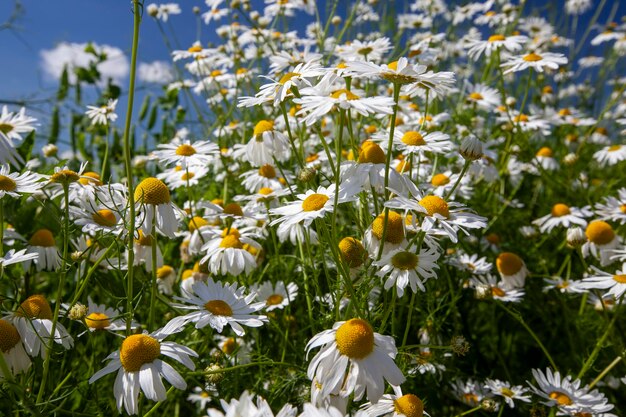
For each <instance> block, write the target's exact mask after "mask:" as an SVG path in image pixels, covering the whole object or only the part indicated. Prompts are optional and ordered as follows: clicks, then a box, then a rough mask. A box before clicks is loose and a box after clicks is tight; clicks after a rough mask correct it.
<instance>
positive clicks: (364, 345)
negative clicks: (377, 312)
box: [306, 318, 405, 402]
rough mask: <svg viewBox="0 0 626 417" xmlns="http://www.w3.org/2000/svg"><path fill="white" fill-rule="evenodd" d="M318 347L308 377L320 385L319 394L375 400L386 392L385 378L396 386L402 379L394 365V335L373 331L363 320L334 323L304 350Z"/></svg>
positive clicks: (395, 350)
mask: <svg viewBox="0 0 626 417" xmlns="http://www.w3.org/2000/svg"><path fill="white" fill-rule="evenodd" d="M320 346H321V350H320V351H319V352H318V353H317V355H315V357H314V358H313V359H312V360H311V363H310V364H309V367H308V370H307V376H308V377H309V379H310V380H313V379H314V378H315V379H317V381H319V383H320V384H321V385H322V390H321V393H320V394H321V395H322V396H323V397H324V396H327V395H329V394H335V395H341V396H342V397H348V396H350V395H351V394H353V393H354V399H355V401H358V400H360V399H361V398H363V395H364V394H366V395H367V399H368V400H369V401H371V402H377V401H378V400H379V399H380V397H382V395H383V393H384V392H385V381H387V382H389V383H390V384H391V385H392V386H398V385H400V384H402V383H403V382H404V381H405V378H404V375H402V372H401V371H400V369H399V368H398V366H397V365H396V364H395V362H394V359H395V357H396V354H397V352H398V351H397V349H396V346H395V342H394V340H393V337H391V336H382V335H380V334H378V333H375V332H374V330H373V329H372V326H371V325H370V324H369V323H368V322H367V321H365V320H363V319H358V318H355V319H350V320H348V321H341V322H337V323H335V324H334V325H333V328H332V329H331V330H324V331H323V332H321V333H318V334H316V335H315V336H313V338H312V339H311V340H310V341H309V342H308V343H307V346H306V350H307V353H308V352H310V351H311V349H314V348H317V347H320Z"/></svg>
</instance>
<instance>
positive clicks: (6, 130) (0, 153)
mask: <svg viewBox="0 0 626 417" xmlns="http://www.w3.org/2000/svg"><path fill="white" fill-rule="evenodd" d="M36 121H37V119H35V118H33V117H29V116H26V109H25V108H24V107H22V108H21V109H20V111H19V112H18V113H13V112H9V109H8V107H7V106H2V112H1V113H0V164H6V163H10V164H11V165H13V166H18V165H19V164H20V163H22V162H23V160H22V157H21V156H20V155H19V154H18V153H17V151H16V150H15V148H16V143H15V142H19V141H21V140H22V134H24V133H30V132H32V131H33V130H35V122H36Z"/></svg>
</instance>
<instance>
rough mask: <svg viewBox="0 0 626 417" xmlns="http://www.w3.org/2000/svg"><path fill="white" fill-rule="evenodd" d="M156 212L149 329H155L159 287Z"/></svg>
mask: <svg viewBox="0 0 626 417" xmlns="http://www.w3.org/2000/svg"><path fill="white" fill-rule="evenodd" d="M153 208H154V210H155V211H156V210H157V206H156V205H155V206H154V207H153ZM156 217H157V216H156V213H154V216H152V234H151V239H150V244H151V246H150V251H151V252H152V259H151V261H152V265H151V269H152V274H151V275H152V279H151V281H152V282H151V284H150V312H149V313H148V329H150V330H151V331H152V330H154V306H155V301H156V289H157V251H158V249H159V246H158V243H157V232H156Z"/></svg>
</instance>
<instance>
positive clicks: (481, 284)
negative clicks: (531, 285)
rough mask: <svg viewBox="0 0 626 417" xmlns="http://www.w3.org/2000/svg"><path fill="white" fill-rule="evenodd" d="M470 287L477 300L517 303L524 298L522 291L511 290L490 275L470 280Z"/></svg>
mask: <svg viewBox="0 0 626 417" xmlns="http://www.w3.org/2000/svg"><path fill="white" fill-rule="evenodd" d="M470 285H471V286H472V287H473V288H475V290H476V297H477V298H493V299H494V300H499V301H502V302H505V303H519V302H520V301H522V298H523V297H524V294H525V293H524V291H523V290H521V289H516V288H512V287H511V286H509V285H508V284H507V283H506V282H504V281H498V279H497V278H496V277H495V276H493V275H491V274H487V275H477V276H475V277H472V278H471V279H470Z"/></svg>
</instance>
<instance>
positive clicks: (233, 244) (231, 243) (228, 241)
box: [220, 234, 243, 249]
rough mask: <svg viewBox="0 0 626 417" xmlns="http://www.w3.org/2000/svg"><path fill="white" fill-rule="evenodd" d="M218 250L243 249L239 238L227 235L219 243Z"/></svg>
mask: <svg viewBox="0 0 626 417" xmlns="http://www.w3.org/2000/svg"><path fill="white" fill-rule="evenodd" d="M220 248H235V249H243V243H241V241H240V240H239V236H237V235H234V234H232V235H227V236H225V237H224V238H222V241H221V242H220Z"/></svg>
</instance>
